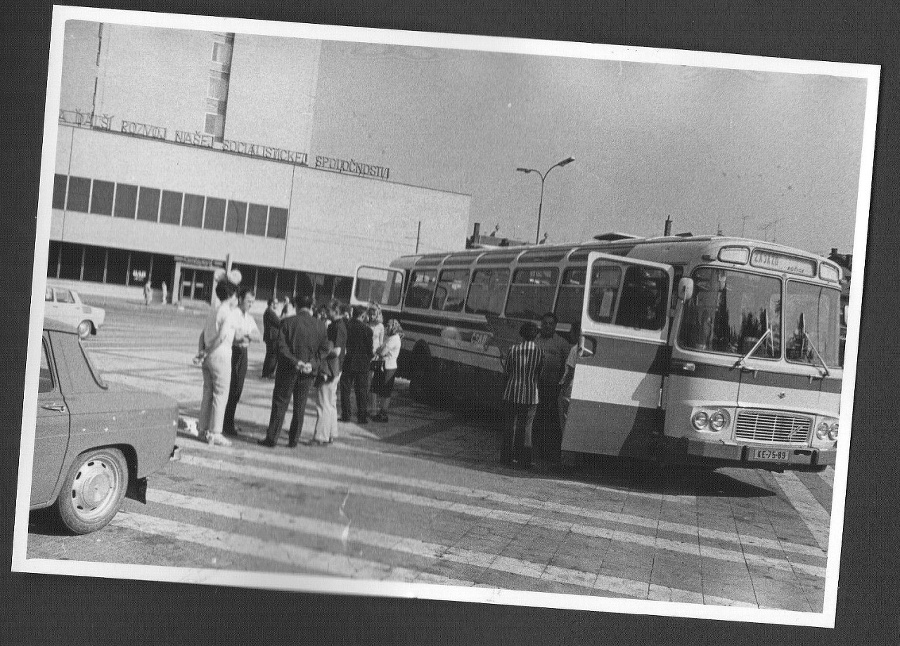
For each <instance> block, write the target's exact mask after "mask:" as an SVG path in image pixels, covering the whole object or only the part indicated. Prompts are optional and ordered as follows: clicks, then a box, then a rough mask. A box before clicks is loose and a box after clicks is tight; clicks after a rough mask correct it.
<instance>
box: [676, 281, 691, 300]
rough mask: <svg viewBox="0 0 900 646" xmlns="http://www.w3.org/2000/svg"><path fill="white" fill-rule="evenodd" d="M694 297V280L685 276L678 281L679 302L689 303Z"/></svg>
mask: <svg viewBox="0 0 900 646" xmlns="http://www.w3.org/2000/svg"><path fill="white" fill-rule="evenodd" d="M693 295H694V279H693V278H688V277H687V276H685V277H684V278H682V279H681V280H679V281H678V300H680V301H689V300H691V297H693Z"/></svg>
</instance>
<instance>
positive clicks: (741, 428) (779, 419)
mask: <svg viewBox="0 0 900 646" xmlns="http://www.w3.org/2000/svg"><path fill="white" fill-rule="evenodd" d="M811 430H812V419H811V418H809V417H800V416H797V415H785V414H784V413H771V412H764V411H755V410H749V411H740V412H739V413H738V416H737V423H736V424H735V429H734V436H735V437H736V438H737V439H740V440H752V441H754V442H775V443H783V444H796V443H800V442H804V443H805V442H806V441H808V440H809V434H810V431H811Z"/></svg>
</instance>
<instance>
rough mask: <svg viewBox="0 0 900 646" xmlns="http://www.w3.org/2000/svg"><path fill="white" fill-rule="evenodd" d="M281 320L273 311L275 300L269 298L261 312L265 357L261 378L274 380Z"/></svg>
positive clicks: (274, 310)
mask: <svg viewBox="0 0 900 646" xmlns="http://www.w3.org/2000/svg"><path fill="white" fill-rule="evenodd" d="M280 325H281V318H280V317H279V316H278V311H277V310H276V309H275V299H274V298H270V299H269V301H268V303H266V311H265V312H263V342H264V343H265V344H266V356H265V358H264V359H263V365H262V378H263V379H274V378H275V366H276V364H277V362H278V327H279V326H280Z"/></svg>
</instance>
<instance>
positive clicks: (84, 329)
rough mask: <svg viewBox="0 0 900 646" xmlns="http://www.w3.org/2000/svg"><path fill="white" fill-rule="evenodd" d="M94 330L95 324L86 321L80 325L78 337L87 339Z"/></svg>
mask: <svg viewBox="0 0 900 646" xmlns="http://www.w3.org/2000/svg"><path fill="white" fill-rule="evenodd" d="M93 329H94V324H93V323H91V322H90V321H88V320H84V321H82V322H81V323H79V324H78V336H80V337H81V338H82V339H86V338H88V337H89V336H90V335H91V331H93Z"/></svg>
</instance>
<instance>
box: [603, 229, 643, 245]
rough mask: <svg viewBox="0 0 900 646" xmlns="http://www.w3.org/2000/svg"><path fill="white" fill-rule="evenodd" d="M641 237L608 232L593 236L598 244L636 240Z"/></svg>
mask: <svg viewBox="0 0 900 646" xmlns="http://www.w3.org/2000/svg"><path fill="white" fill-rule="evenodd" d="M640 237H641V236H636V235H632V234H630V233H619V232H618V231H610V232H609V233H600V234H597V235H595V236H594V240H599V241H600V242H613V241H615V240H636V239H638V238H640Z"/></svg>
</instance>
